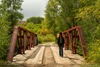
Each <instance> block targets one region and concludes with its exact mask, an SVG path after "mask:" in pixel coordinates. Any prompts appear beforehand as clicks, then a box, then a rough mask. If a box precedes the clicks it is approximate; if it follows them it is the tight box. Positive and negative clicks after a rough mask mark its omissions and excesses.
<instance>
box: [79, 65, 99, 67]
mask: <svg viewBox="0 0 100 67" xmlns="http://www.w3.org/2000/svg"><path fill="white" fill-rule="evenodd" d="M80 66H81V67H100V64H81V65H80Z"/></svg>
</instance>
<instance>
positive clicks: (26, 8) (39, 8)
mask: <svg viewBox="0 0 100 67" xmlns="http://www.w3.org/2000/svg"><path fill="white" fill-rule="evenodd" d="M47 2H48V0H24V2H23V3H22V9H23V10H22V11H21V13H22V14H23V15H24V19H23V20H26V19H27V18H30V17H32V16H33V17H38V16H40V17H44V14H45V13H44V10H45V9H46V8H45V7H46V4H47Z"/></svg>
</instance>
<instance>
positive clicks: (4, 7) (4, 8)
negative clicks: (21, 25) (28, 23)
mask: <svg viewBox="0 0 100 67" xmlns="http://www.w3.org/2000/svg"><path fill="white" fill-rule="evenodd" d="M22 2H23V0H1V5H0V13H1V14H4V12H7V13H8V14H9V15H8V18H7V21H8V22H11V24H10V29H9V31H11V32H10V33H12V30H13V28H14V25H16V23H17V22H18V20H19V19H20V20H22V18H23V14H21V13H20V12H19V10H22V8H21V5H22Z"/></svg>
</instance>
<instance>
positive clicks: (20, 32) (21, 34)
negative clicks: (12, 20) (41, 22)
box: [7, 26, 38, 61]
mask: <svg viewBox="0 0 100 67" xmlns="http://www.w3.org/2000/svg"><path fill="white" fill-rule="evenodd" d="M35 36H37V34H35V33H33V32H31V31H28V30H26V29H24V28H22V27H19V26H15V27H14V31H13V35H12V39H11V44H10V49H9V53H8V56H7V60H8V61H12V60H13V56H14V51H15V46H16V42H18V46H19V52H20V53H21V54H22V53H23V54H25V49H26V47H27V49H31V47H32V46H34V37H35ZM37 42H38V41H37ZM37 45H38V43H37Z"/></svg>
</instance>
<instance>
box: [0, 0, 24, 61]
mask: <svg viewBox="0 0 100 67" xmlns="http://www.w3.org/2000/svg"><path fill="white" fill-rule="evenodd" d="M22 2H23V0H1V4H0V60H6V58H7V54H8V51H9V45H10V41H11V36H12V31H13V27H14V25H16V23H17V22H18V20H19V19H22V18H23V15H22V14H21V13H20V12H18V11H19V10H22V8H21V4H22Z"/></svg>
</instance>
